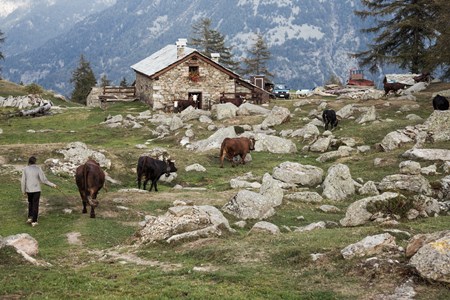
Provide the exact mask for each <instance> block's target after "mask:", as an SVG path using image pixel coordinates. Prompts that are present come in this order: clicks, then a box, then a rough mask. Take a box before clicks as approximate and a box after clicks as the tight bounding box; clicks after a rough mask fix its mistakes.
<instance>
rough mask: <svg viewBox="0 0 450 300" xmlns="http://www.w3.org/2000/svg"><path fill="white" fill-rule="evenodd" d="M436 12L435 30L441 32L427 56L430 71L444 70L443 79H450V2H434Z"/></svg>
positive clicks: (436, 0) (439, 0) (441, 0)
mask: <svg viewBox="0 0 450 300" xmlns="http://www.w3.org/2000/svg"><path fill="white" fill-rule="evenodd" d="M434 3H435V4H436V12H435V16H434V19H433V20H432V21H433V28H434V29H435V30H436V31H437V32H439V35H438V36H437V38H436V43H435V44H434V45H432V46H431V47H430V51H429V55H428V56H427V66H428V69H429V70H434V69H436V68H438V67H441V68H442V71H443V77H444V78H450V1H448V0H434Z"/></svg>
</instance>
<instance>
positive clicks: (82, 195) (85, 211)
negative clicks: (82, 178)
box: [80, 191, 88, 214]
mask: <svg viewBox="0 0 450 300" xmlns="http://www.w3.org/2000/svg"><path fill="white" fill-rule="evenodd" d="M80 196H81V202H82V203H83V210H82V211H81V212H82V213H83V214H85V213H87V208H86V206H87V202H88V201H87V197H86V194H85V193H84V191H80Z"/></svg>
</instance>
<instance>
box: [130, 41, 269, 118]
mask: <svg viewBox="0 0 450 300" xmlns="http://www.w3.org/2000/svg"><path fill="white" fill-rule="evenodd" d="M186 44H187V40H186V39H178V41H177V42H176V44H175V45H167V46H165V47H164V48H162V49H161V50H159V51H157V52H155V53H153V54H152V55H150V56H149V57H147V58H145V59H143V60H141V61H140V62H138V63H136V64H134V65H132V66H131V68H132V69H133V70H134V71H135V74H136V81H135V88H136V96H137V97H139V99H140V100H141V101H144V102H146V103H148V104H149V105H150V106H151V107H152V108H153V110H161V109H166V108H168V107H173V103H174V101H177V100H188V99H193V98H197V101H198V105H199V108H202V109H209V108H210V107H211V105H212V104H214V103H218V102H219V99H220V97H221V96H222V97H225V98H235V97H237V95H241V96H244V97H245V98H247V100H249V101H253V102H257V103H261V102H264V101H268V99H269V95H270V94H269V93H268V92H267V91H265V90H264V89H261V88H259V87H257V86H256V85H254V84H252V83H250V82H248V81H245V80H243V79H242V78H240V76H239V75H238V74H236V73H234V72H233V71H231V70H229V69H227V68H225V67H224V66H222V65H221V64H220V63H218V61H219V58H220V57H219V54H216V53H213V54H212V55H211V56H212V57H207V56H205V55H203V54H201V53H200V52H198V51H197V50H195V49H193V48H190V47H187V46H186Z"/></svg>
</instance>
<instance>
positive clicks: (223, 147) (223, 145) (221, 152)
mask: <svg viewBox="0 0 450 300" xmlns="http://www.w3.org/2000/svg"><path fill="white" fill-rule="evenodd" d="M227 140H228V138H225V139H224V140H223V141H222V145H221V146H220V158H222V155H223V151H224V149H225V141H227Z"/></svg>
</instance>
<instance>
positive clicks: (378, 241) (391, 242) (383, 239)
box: [341, 233, 398, 259]
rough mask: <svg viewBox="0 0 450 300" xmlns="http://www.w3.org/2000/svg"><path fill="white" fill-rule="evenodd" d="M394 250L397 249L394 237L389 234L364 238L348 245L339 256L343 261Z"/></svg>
mask: <svg viewBox="0 0 450 300" xmlns="http://www.w3.org/2000/svg"><path fill="white" fill-rule="evenodd" d="M394 249H395V250H397V249H398V247H397V244H396V243H395V237H393V236H392V235H390V234H389V233H382V234H378V235H373V236H368V237H365V238H364V239H362V240H361V241H359V242H357V243H355V244H351V245H348V246H347V247H345V248H344V249H342V250H341V254H342V256H343V257H344V259H352V258H354V257H364V256H368V255H374V254H379V253H382V252H383V251H386V250H394Z"/></svg>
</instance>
